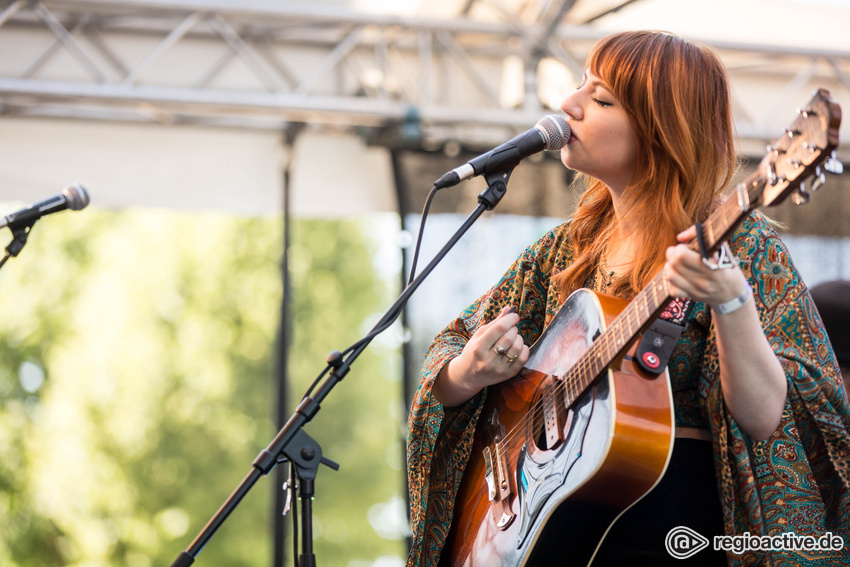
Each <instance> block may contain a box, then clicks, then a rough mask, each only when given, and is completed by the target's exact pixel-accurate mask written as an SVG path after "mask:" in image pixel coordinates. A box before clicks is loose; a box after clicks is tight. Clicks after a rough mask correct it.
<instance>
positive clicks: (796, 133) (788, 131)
mask: <svg viewBox="0 0 850 567" xmlns="http://www.w3.org/2000/svg"><path fill="white" fill-rule="evenodd" d="M785 135H786V136H788V137H789V138H793V137H794V136H799V135H800V131H799V130H791V129H789V128H786V129H785Z"/></svg>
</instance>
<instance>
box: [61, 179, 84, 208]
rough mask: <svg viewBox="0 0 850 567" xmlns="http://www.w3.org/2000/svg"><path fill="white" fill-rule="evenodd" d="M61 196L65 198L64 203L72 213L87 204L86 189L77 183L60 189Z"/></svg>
mask: <svg viewBox="0 0 850 567" xmlns="http://www.w3.org/2000/svg"><path fill="white" fill-rule="evenodd" d="M62 195H64V196H65V201H66V202H67V203H68V208H69V209H71V210H72V211H79V210H80V209H84V208H85V207H86V205H88V204H89V193H88V191H86V188H85V187H83V186H82V185H80V184H79V183H74V184H72V185H68V186H67V187H65V188H64V189H62Z"/></svg>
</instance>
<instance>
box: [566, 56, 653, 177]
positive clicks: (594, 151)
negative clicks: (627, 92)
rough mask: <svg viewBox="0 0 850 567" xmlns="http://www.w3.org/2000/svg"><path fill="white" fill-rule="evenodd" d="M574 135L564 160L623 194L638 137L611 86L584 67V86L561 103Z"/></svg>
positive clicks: (634, 159)
mask: <svg viewBox="0 0 850 567" xmlns="http://www.w3.org/2000/svg"><path fill="white" fill-rule="evenodd" d="M561 110H562V111H563V112H564V113H565V114H566V115H567V120H568V121H569V123H570V129H571V130H572V135H571V136H570V139H569V142H568V143H567V144H566V145H565V146H564V147H563V148H562V149H561V161H562V162H563V163H564V165H566V166H567V167H569V168H570V169H574V170H576V171H580V172H582V173H586V174H587V175H590V176H592V177H595V178H597V179H599V180H600V181H602V182H603V183H605V184H606V185H607V186H608V187H609V188H610V189H611V191H613V192H614V193H616V194H621V193H622V191H623V189H625V187H626V185H628V183H629V181H630V180H631V178H632V173H633V172H634V169H635V163H636V161H637V153H638V139H637V134H636V133H635V130H634V128H633V127H632V124H631V122H630V121H629V117H628V115H627V114H626V111H625V109H624V108H623V106H622V105H621V104H620V101H619V100H617V97H615V96H614V94H613V93H612V92H611V91H610V90H609V88H608V86H607V85H606V84H605V83H604V82H603V81H602V80H601V79H600V78H599V77H597V76H595V75H594V74H593V73H591V72H590V71H585V73H584V77H583V78H582V83H581V86H580V87H579V88H578V90H576V91H575V92H574V93H571V94H570V95H569V96H568V97H567V98H566V99H564V102H563V103H562V104H561Z"/></svg>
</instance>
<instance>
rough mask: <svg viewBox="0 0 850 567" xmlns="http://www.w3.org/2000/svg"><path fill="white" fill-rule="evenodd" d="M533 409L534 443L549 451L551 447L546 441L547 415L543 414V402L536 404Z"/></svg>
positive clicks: (540, 448) (542, 449)
mask: <svg viewBox="0 0 850 567" xmlns="http://www.w3.org/2000/svg"><path fill="white" fill-rule="evenodd" d="M533 411H534V414H533V417H532V421H531V431H532V439H533V440H534V445H535V447H537V448H538V449H539V450H541V451H548V450H550V449H551V447H549V445H548V442H547V441H546V427H545V422H544V420H545V417H544V415H543V408H542V406H541V404H539V403H536V404H534V410H533Z"/></svg>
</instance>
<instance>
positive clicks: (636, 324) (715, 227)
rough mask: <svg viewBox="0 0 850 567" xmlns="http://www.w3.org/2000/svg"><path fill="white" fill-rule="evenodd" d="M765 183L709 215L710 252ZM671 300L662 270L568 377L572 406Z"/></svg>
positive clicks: (745, 186) (755, 179) (755, 178)
mask: <svg viewBox="0 0 850 567" xmlns="http://www.w3.org/2000/svg"><path fill="white" fill-rule="evenodd" d="M763 186H764V180H763V179H762V178H761V176H760V175H758V174H753V175H752V176H750V177H749V178H748V179H747V180H746V181H744V182H743V183H741V184H739V185H738V186H737V187H736V190H735V192H734V193H733V194H732V195H731V196H730V197H729V198H727V199H725V200H724V201H723V202H722V203H721V204H720V206H718V207H717V208H716V209H715V210H714V212H712V213H711V215H709V217H708V219H706V221H705V223H704V224H703V237H704V243H705V246H706V249H707V250H708V251H709V252H713V251H714V250H716V249H717V248H719V247H720V245H721V244H722V243H723V241H724V240H726V239H727V238H728V237H729V236H730V235H731V234H732V233H733V232H734V231H735V229H736V228H737V227H738V225H739V224H741V222H743V220H744V218H745V217H746V216H747V215H748V214H749V213H750V212H751V211H752V210H753V209H754V208H755V207H754V206H752V205H751V203H752V202H754V201H755V200H756V199H754V198H753V197H754V196H757V194H758V193H759V192H760V191H761V189H762V188H763ZM754 193H755V195H754ZM688 246H689V247H690V248H691V249H693V250H697V249H698V244H697V240H696V239H693V240H692V241H691V242H690V243H689V244H688ZM671 300H673V296H672V295H671V294H670V291H669V288H668V286H667V280H666V279H665V278H664V275H663V273H661V272H659V273H658V274H657V275H656V276H655V277H654V278H653V279H652V281H650V283H649V284H648V285H647V286H646V287H644V288H643V289H642V290H641V291H640V293H638V294H637V295H636V296H635V297H634V299H632V300H631V301H630V302H629V304H628V305H627V306H626V307H625V309H623V311H622V312H620V314H619V315H618V316H617V318H616V319H614V321H612V322H611V324H610V325H609V326H608V328H607V329H606V331H605V332H604V333H602V334H601V335H600V336H599V337H598V338H597V339H596V340H595V341H594V342H593V344H592V345H591V346H590V348H589V349H587V351H585V353H584V354H583V355H582V356H581V358H579V360H578V361H576V363H575V365H573V367H572V368H571V369H570V371H569V373H568V374H567V376H565V380H564V382H565V383H566V385H567V394H566V396H567V400H566V401H567V403H568V405H569V404H572V403H573V402H574V401H575V400H577V399H578V397H579V396H580V395H581V394H582V392H584V390H585V389H586V388H588V387H589V386H590V385H591V384H592V383H593V381H594V380H596V378H597V377H598V376H600V375H601V374H602V372H603V371H604V370H605V369H606V368H608V366H610V364H611V363H612V362H613V361H614V360H616V359H617V358H618V357H619V356H621V355H622V354H624V353H625V351H626V350H627V349H628V348H629V347H630V346H631V344H632V342H633V341H634V340H635V338H637V337H638V336H639V335H640V334H641V333H642V332H643V331H645V330H646V329H647V328H648V327H649V326H650V325H651V324H652V322H653V321H654V320H655V319H656V317H658V316H659V315H660V314H661V312H662V311H664V309H666V308H667V305H668V304H669V303H670V301H671Z"/></svg>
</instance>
